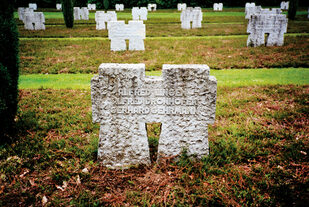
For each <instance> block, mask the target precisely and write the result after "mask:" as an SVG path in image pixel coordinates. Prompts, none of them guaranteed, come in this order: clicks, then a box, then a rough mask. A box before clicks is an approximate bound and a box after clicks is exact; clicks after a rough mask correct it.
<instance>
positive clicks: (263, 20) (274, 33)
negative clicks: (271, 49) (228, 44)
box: [247, 9, 288, 47]
mask: <svg viewBox="0 0 309 207" xmlns="http://www.w3.org/2000/svg"><path fill="white" fill-rule="evenodd" d="M287 26H288V19H287V18H286V16H285V15H284V14H281V9H272V10H270V9H261V10H259V11H258V12H257V13H255V14H253V15H251V17H250V19H249V23H248V27H247V33H250V35H249V37H248V40H247V46H253V47H256V46H260V45H266V46H275V45H276V46H282V45H283V43H284V33H286V32H287ZM265 34H267V35H268V36H267V38H266V40H265ZM265 42H266V43H265Z"/></svg>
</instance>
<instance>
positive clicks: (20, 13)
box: [17, 7, 33, 21]
mask: <svg viewBox="0 0 309 207" xmlns="http://www.w3.org/2000/svg"><path fill="white" fill-rule="evenodd" d="M17 11H18V18H19V20H22V21H24V16H25V13H26V12H33V9H30V8H25V7H18V9H17Z"/></svg>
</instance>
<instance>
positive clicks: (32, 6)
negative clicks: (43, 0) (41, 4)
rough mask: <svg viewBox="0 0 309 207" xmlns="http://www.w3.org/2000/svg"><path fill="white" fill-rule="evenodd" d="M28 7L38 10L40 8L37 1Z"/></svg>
mask: <svg viewBox="0 0 309 207" xmlns="http://www.w3.org/2000/svg"><path fill="white" fill-rule="evenodd" d="M28 7H29V8H30V9H33V10H37V9H38V6H37V4H36V3H29V5H28Z"/></svg>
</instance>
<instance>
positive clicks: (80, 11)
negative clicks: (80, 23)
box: [73, 7, 89, 20]
mask: <svg viewBox="0 0 309 207" xmlns="http://www.w3.org/2000/svg"><path fill="white" fill-rule="evenodd" d="M73 9H74V20H89V10H88V8H87V7H82V8H79V7H74V8H73Z"/></svg>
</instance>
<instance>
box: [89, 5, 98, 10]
mask: <svg viewBox="0 0 309 207" xmlns="http://www.w3.org/2000/svg"><path fill="white" fill-rule="evenodd" d="M87 8H88V10H89V11H95V10H96V9H97V5H96V4H88V5H87Z"/></svg>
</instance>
